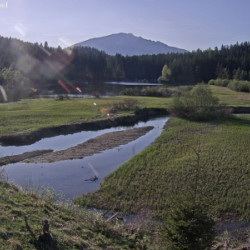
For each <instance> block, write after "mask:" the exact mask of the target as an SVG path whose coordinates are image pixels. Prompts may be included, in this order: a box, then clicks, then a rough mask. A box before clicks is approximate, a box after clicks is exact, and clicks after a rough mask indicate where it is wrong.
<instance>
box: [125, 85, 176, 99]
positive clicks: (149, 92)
mask: <svg viewBox="0 0 250 250" xmlns="http://www.w3.org/2000/svg"><path fill="white" fill-rule="evenodd" d="M121 94H122V95H128V96H155V97H170V96H171V95H172V94H173V92H172V91H171V90H170V89H168V88H166V87H164V86H161V87H158V86H157V87H144V88H141V89H139V88H126V89H124V90H123V91H122V92H121Z"/></svg>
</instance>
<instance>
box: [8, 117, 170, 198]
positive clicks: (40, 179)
mask: <svg viewBox="0 0 250 250" xmlns="http://www.w3.org/2000/svg"><path fill="white" fill-rule="evenodd" d="M167 120H168V118H166V117H165V118H157V119H153V120H150V121H148V122H146V123H143V122H141V123H139V124H137V125H135V127H138V126H150V125H152V126H154V129H152V130H151V131H149V132H148V133H147V134H146V135H144V136H142V137H139V138H138V139H136V140H134V141H132V142H130V143H128V144H126V145H121V146H119V147H116V148H113V149H110V150H106V151H103V152H101V153H98V154H95V155H92V156H89V157H85V158H84V159H80V160H79V159H77V160H67V161H61V162H55V163H37V164H27V163H16V164H9V165H6V166H5V167H4V169H5V176H6V178H7V179H8V181H13V182H15V183H17V184H18V185H20V186H22V187H24V188H25V187H27V185H29V184H32V185H34V186H46V187H51V188H53V189H55V191H56V192H62V193H63V194H64V195H65V196H66V197H68V198H73V197H74V196H77V195H80V194H82V193H88V192H92V191H95V190H96V189H97V188H98V187H99V185H100V183H101V181H102V180H103V178H104V177H105V176H107V175H108V174H109V173H111V172H112V171H114V170H115V169H116V168H117V167H118V166H119V165H121V164H122V163H124V162H126V161H127V160H128V159H130V158H131V157H132V156H134V155H135V154H137V153H139V152H140V151H142V150H143V149H144V148H146V147H147V146H148V145H150V144H151V143H152V142H153V141H154V140H155V139H156V138H157V137H158V136H159V135H160V133H161V132H162V129H163V126H164V124H165V122H166V121H167ZM114 129H118V128H114ZM95 133H96V132H95ZM77 134H78V133H77ZM71 136H72V135H71ZM49 139H52V138H49ZM49 139H46V140H49ZM64 139H65V138H64ZM65 141H67V140H65ZM81 141H82V140H81ZM74 143H75V142H74ZM95 175H97V176H98V179H97V180H96V181H94V182H92V181H86V179H90V178H91V177H93V176H95Z"/></svg>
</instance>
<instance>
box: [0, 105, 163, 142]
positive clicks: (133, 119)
mask: <svg viewBox="0 0 250 250" xmlns="http://www.w3.org/2000/svg"><path fill="white" fill-rule="evenodd" d="M167 114H168V111H167V110H166V109H161V108H149V109H147V108H145V109H140V110H137V111H136V112H135V114H134V115H129V116H122V117H117V118H111V119H105V120H99V121H93V122H83V123H78V124H68V125H61V126H55V127H46V128H41V129H38V130H36V131H33V132H31V133H27V134H21V135H10V136H0V143H1V145H3V146H21V145H29V144H32V143H35V142H36V141H39V140H41V139H42V138H48V137H53V136H57V135H67V134H72V133H76V132H80V131H84V130H86V131H95V130H100V129H106V128H111V127H118V126H132V125H134V124H136V123H137V122H139V121H147V120H149V119H151V118H153V117H158V116H164V115H167Z"/></svg>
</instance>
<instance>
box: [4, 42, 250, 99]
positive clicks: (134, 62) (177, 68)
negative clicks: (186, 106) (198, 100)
mask: <svg viewBox="0 0 250 250" xmlns="http://www.w3.org/2000/svg"><path fill="white" fill-rule="evenodd" d="M216 78H220V79H238V80H250V42H245V43H241V44H238V43H237V44H235V45H230V46H224V45H223V46H221V48H220V49H218V48H215V49H208V50H204V51H201V50H197V51H193V52H188V53H185V54H174V53H172V54H159V55H144V56H130V57H129V56H126V57H124V56H122V55H120V54H117V55H115V56H109V55H107V54H105V53H104V52H100V51H98V50H96V49H92V48H84V47H72V48H67V49H62V48H60V47H58V48H51V47H49V46H48V43H47V42H45V43H44V44H38V43H35V44H32V43H28V42H23V41H20V40H17V39H12V38H4V37H0V86H4V89H5V90H6V92H8V91H13V90H14V89H15V90H16V93H12V99H17V98H18V97H19V96H20V95H22V96H24V95H25V93H26V95H32V94H34V93H35V92H36V91H37V89H38V90H39V91H45V90H46V91H47V90H56V89H59V88H61V87H63V88H65V89H67V91H69V92H72V93H74V92H76V91H77V90H76V89H75V87H73V86H77V85H79V84H81V83H83V82H94V81H136V82H157V81H160V82H163V83H166V84H175V85H179V84H195V83H198V82H202V81H203V82H208V81H209V80H211V79H216ZM58 83H59V84H58ZM62 85H63V86H62ZM0 89H2V87H1V88H0ZM27 90H29V91H27ZM8 96H11V95H8Z"/></svg>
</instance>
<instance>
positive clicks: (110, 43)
mask: <svg viewBox="0 0 250 250" xmlns="http://www.w3.org/2000/svg"><path fill="white" fill-rule="evenodd" d="M75 46H83V47H92V48H96V49H98V50H102V51H105V52H106V53H107V54H109V55H115V54H117V53H118V54H122V55H124V56H126V55H128V56H132V55H147V54H149V55H151V54H168V53H185V52H187V51H186V50H184V49H179V48H175V47H170V46H168V45H166V44H164V43H161V42H155V41H151V40H147V39H144V38H142V37H136V36H134V35H133V34H126V33H118V34H112V35H109V36H104V37H99V38H93V39H89V40H87V41H84V42H80V43H77V44H76V45H75Z"/></svg>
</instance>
